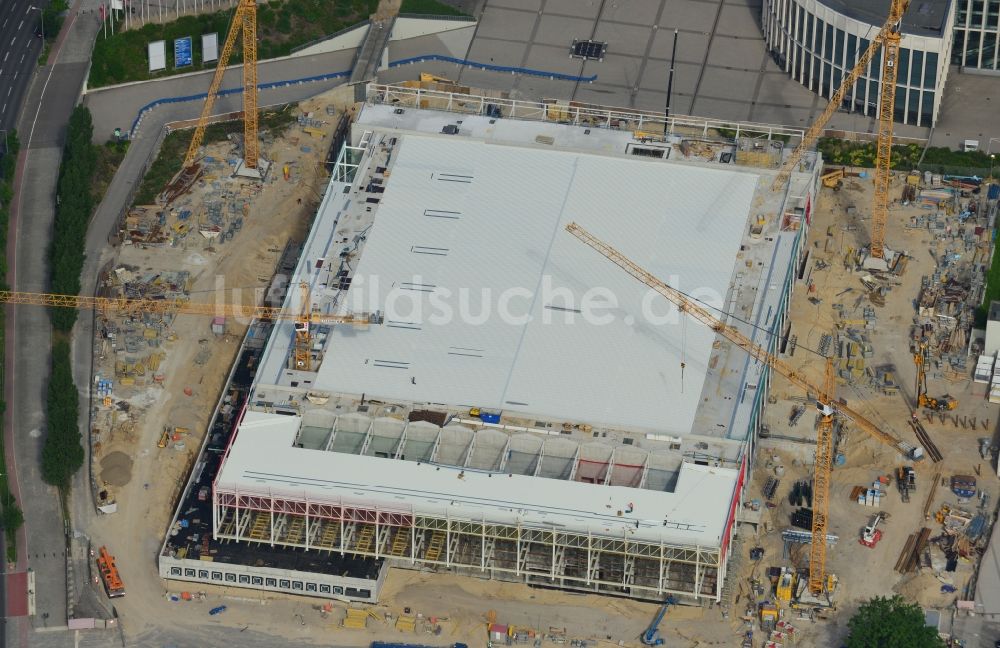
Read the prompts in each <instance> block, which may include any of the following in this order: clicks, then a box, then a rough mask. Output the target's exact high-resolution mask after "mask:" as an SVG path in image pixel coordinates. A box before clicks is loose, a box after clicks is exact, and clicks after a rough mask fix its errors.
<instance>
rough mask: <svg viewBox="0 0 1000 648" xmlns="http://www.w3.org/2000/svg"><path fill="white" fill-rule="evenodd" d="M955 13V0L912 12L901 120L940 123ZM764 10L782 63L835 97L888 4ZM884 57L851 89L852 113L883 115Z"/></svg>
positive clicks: (902, 72)
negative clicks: (881, 80)
mask: <svg viewBox="0 0 1000 648" xmlns="http://www.w3.org/2000/svg"><path fill="white" fill-rule="evenodd" d="M963 1H964V0H963ZM996 2H997V4H1000V0H996ZM980 4H982V2H980ZM883 9H884V10H883ZM954 10H955V7H954V5H953V3H951V2H950V0H931V1H927V0H924V1H923V2H922V3H920V2H915V3H914V4H913V5H911V7H910V10H909V12H907V17H906V18H904V21H903V27H902V31H903V41H902V44H901V48H900V55H899V62H898V68H897V70H898V72H897V75H898V76H897V81H896V98H895V104H894V105H895V120H896V121H897V122H901V123H905V124H910V125H913V126H926V127H929V126H933V125H934V122H935V120H936V119H937V116H938V111H939V109H940V105H941V95H942V90H943V88H944V84H945V80H946V78H947V74H948V65H949V63H950V57H949V53H950V52H951V45H952V38H953V35H954V34H953V31H952V30H951V29H949V28H948V26H949V25H950V24H952V22H953V20H954V18H953V17H952V16H953V15H954ZM762 11H763V16H762V26H763V30H764V37H765V42H766V43H767V47H768V49H769V50H770V52H771V55H772V57H773V58H774V59H775V61H776V62H777V63H778V65H779V66H781V68H782V69H784V70H785V71H786V72H788V73H789V74H790V75H791V77H792V78H793V79H795V80H796V81H798V82H799V83H801V84H802V85H804V86H806V87H807V88H809V89H810V90H812V91H814V92H816V93H818V94H819V95H820V96H822V97H830V96H832V95H833V93H834V92H835V91H836V90H837V88H839V87H840V84H841V81H842V79H843V77H844V75H845V74H847V73H848V72H850V70H851V69H852V68H853V67H854V65H855V64H856V63H857V60H858V58H859V57H860V56H861V54H863V53H864V51H865V50H866V49H867V48H868V46H869V45H870V44H871V39H872V38H873V37H874V36H875V35H876V34H877V33H878V30H879V28H880V27H881V25H882V23H883V22H884V17H885V16H886V15H887V14H888V2H886V1H882V0H764V4H763V10H762ZM879 16H881V18H880V17H879ZM995 42H996V41H995V40H994V41H993V44H994V47H993V51H995V49H996V47H995ZM882 56H883V52H882V50H881V49H880V50H879V52H878V53H877V54H876V55H875V56H874V57H873V59H872V61H871V62H870V63H869V64H868V69H867V70H866V71H865V72H864V73H863V74H862V75H861V77H859V79H858V80H857V81H856V82H855V84H854V87H853V88H851V89H850V90H849V91H848V92H847V94H846V95H845V97H844V105H843V108H844V109H845V110H850V111H854V112H858V113H861V114H864V115H869V116H874V115H877V114H878V105H879V79H880V78H881V73H882ZM994 58H995V57H994Z"/></svg>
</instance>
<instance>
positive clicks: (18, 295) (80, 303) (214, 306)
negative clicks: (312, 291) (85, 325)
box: [0, 290, 380, 329]
mask: <svg viewBox="0 0 1000 648" xmlns="http://www.w3.org/2000/svg"><path fill="white" fill-rule="evenodd" d="M305 294H306V297H308V292H306V293H305ZM0 304H21V305H26V306H53V307H58V308H76V309H78V310H93V311H97V312H99V313H104V314H117V315H139V314H141V313H178V314H181V315H212V316H225V317H234V318H243V319H246V320H251V319H260V320H271V321H280V320H294V321H295V323H296V329H298V328H299V325H300V324H303V323H304V324H306V325H316V324H350V325H352V326H354V327H359V328H364V327H367V326H368V325H369V324H379V323H380V318H379V316H378V314H377V313H376V314H374V315H372V314H367V313H359V314H346V315H332V314H325V313H320V312H316V311H313V310H312V308H311V307H310V305H309V304H308V303H306V304H304V305H303V307H302V308H301V309H300V310H298V311H294V310H287V309H285V308H282V307H280V306H251V305H243V304H227V303H214V302H192V301H189V300H187V299H126V298H123V297H122V298H119V297H87V296H84V295H59V294H52V293H34V292H16V291H12V290H0Z"/></svg>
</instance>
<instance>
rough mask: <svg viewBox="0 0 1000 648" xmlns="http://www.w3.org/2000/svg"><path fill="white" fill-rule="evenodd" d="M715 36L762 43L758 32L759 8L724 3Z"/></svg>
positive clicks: (761, 37)
mask: <svg viewBox="0 0 1000 648" xmlns="http://www.w3.org/2000/svg"><path fill="white" fill-rule="evenodd" d="M716 35H717V36H718V35H725V36H740V37H742V38H749V39H752V40H759V41H761V42H763V40H764V39H763V36H762V34H761V31H760V6H755V7H751V6H748V5H745V4H741V3H729V2H727V3H725V4H724V5H722V13H721V14H719V27H718V30H717V31H716Z"/></svg>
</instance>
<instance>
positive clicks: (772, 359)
mask: <svg viewBox="0 0 1000 648" xmlns="http://www.w3.org/2000/svg"><path fill="white" fill-rule="evenodd" d="M566 231H568V232H569V233H570V234H572V235H573V236H575V237H576V238H578V239H580V240H581V241H583V242H584V243H586V244H587V245H589V246H590V247H592V248H594V249H595V250H597V251H598V252H600V253H601V254H602V255H603V256H604V257H605V258H606V259H608V260H609V261H611V262H612V263H614V264H615V265H617V266H618V267H619V268H621V269H622V270H624V271H625V272H627V273H629V274H630V275H632V276H633V277H634V278H636V279H638V280H639V281H640V282H642V283H644V284H646V285H647V286H649V287H650V288H651V289H653V290H655V291H656V292H657V293H659V294H660V295H663V296H664V297H666V298H667V300H669V301H670V302H671V303H673V304H674V306H676V307H677V309H678V310H679V311H680V312H682V313H686V314H687V315H689V316H690V317H693V318H694V319H696V320H698V321H699V322H701V323H702V324H704V325H705V326H707V327H709V328H710V329H712V330H713V331H715V332H716V333H718V334H720V335H722V336H723V337H724V338H726V339H727V340H729V341H730V342H732V343H733V344H735V345H736V346H738V347H740V348H741V349H743V350H744V351H745V352H746V353H747V354H748V355H749V356H750V357H752V358H753V359H755V360H758V361H760V362H763V363H764V364H766V365H767V366H768V367H770V368H771V369H773V370H774V371H775V372H777V373H778V374H780V375H782V376H784V377H785V379H787V380H788V381H789V382H790V383H792V384H793V385H795V386H797V387H799V388H800V389H802V390H803V391H806V392H809V393H812V394H816V395H817V396H818V397H822V394H824V393H825V392H824V390H822V389H821V388H820V387H817V386H816V385H814V384H813V383H812V382H810V381H809V380H808V379H807V378H806V377H805V376H804V375H803V374H802V373H801V372H800V371H799V370H798V369H796V368H795V367H793V366H791V365H790V364H788V363H787V362H785V361H784V360H781V359H780V358H778V357H777V356H775V355H773V354H772V353H771V352H769V351H768V350H767V349H766V348H764V347H763V346H761V345H760V344H757V343H756V342H754V341H753V340H751V339H750V338H749V337H747V336H746V335H745V334H744V333H743V332H742V331H740V330H739V329H737V328H736V327H734V326H730V325H728V324H726V323H725V322H723V321H722V320H720V319H719V318H718V317H716V316H715V315H713V314H712V313H711V312H710V311H709V310H708V309H707V308H705V307H704V306H702V305H701V304H699V303H698V302H697V301H695V300H693V299H691V298H690V297H688V296H687V295H685V294H684V293H682V292H681V291H679V290H677V289H676V288H673V287H672V286H668V285H667V284H665V283H663V282H662V281H660V280H659V279H657V278H656V277H655V276H654V275H652V274H651V273H649V272H647V271H646V270H644V269H642V268H641V267H639V265H637V264H636V263H635V262H634V261H632V260H631V259H629V258H628V257H626V256H625V255H624V254H622V253H621V252H619V251H618V250H616V249H615V248H613V247H611V246H610V245H608V244H607V243H605V242H604V241H602V240H600V239H599V238H597V237H596V236H594V235H593V234H591V233H590V232H588V231H587V230H585V229H584V228H583V227H581V226H579V225H577V224H576V223H570V224H568V225H567V226H566ZM828 405H829V406H830V407H832V408H833V409H834V410H835V411H836V413H837V414H840V415H841V416H844V417H846V418H848V419H850V420H851V421H853V422H854V424H855V425H856V426H857V427H859V428H861V430H863V431H864V432H865V433H867V434H868V435H869V436H871V437H873V438H875V439H877V440H878V441H881V442H882V443H884V444H885V445H887V446H889V447H891V448H893V449H894V450H896V451H897V452H899V453H900V454H903V455H904V456H910V457H915V456H922V451H921V448H919V447H916V446H913V445H910V444H908V443H906V442H905V441H902V440H900V439H897V438H896V437H894V436H893V435H891V434H889V433H888V432H885V431H883V430H882V429H881V428H879V427H878V426H877V425H875V424H874V423H872V422H871V421H869V420H868V419H867V418H865V417H864V416H863V415H862V414H860V413H859V412H856V411H855V410H853V409H851V408H850V407H848V406H847V405H846V404H844V403H841V402H836V403H828Z"/></svg>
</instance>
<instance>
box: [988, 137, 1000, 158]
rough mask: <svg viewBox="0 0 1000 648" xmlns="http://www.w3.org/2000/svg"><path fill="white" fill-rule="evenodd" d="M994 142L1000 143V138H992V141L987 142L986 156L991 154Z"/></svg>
mask: <svg viewBox="0 0 1000 648" xmlns="http://www.w3.org/2000/svg"><path fill="white" fill-rule="evenodd" d="M993 142H1000V137H991V138H990V141H988V142H986V155H989V154H990V147H992V146H993Z"/></svg>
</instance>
